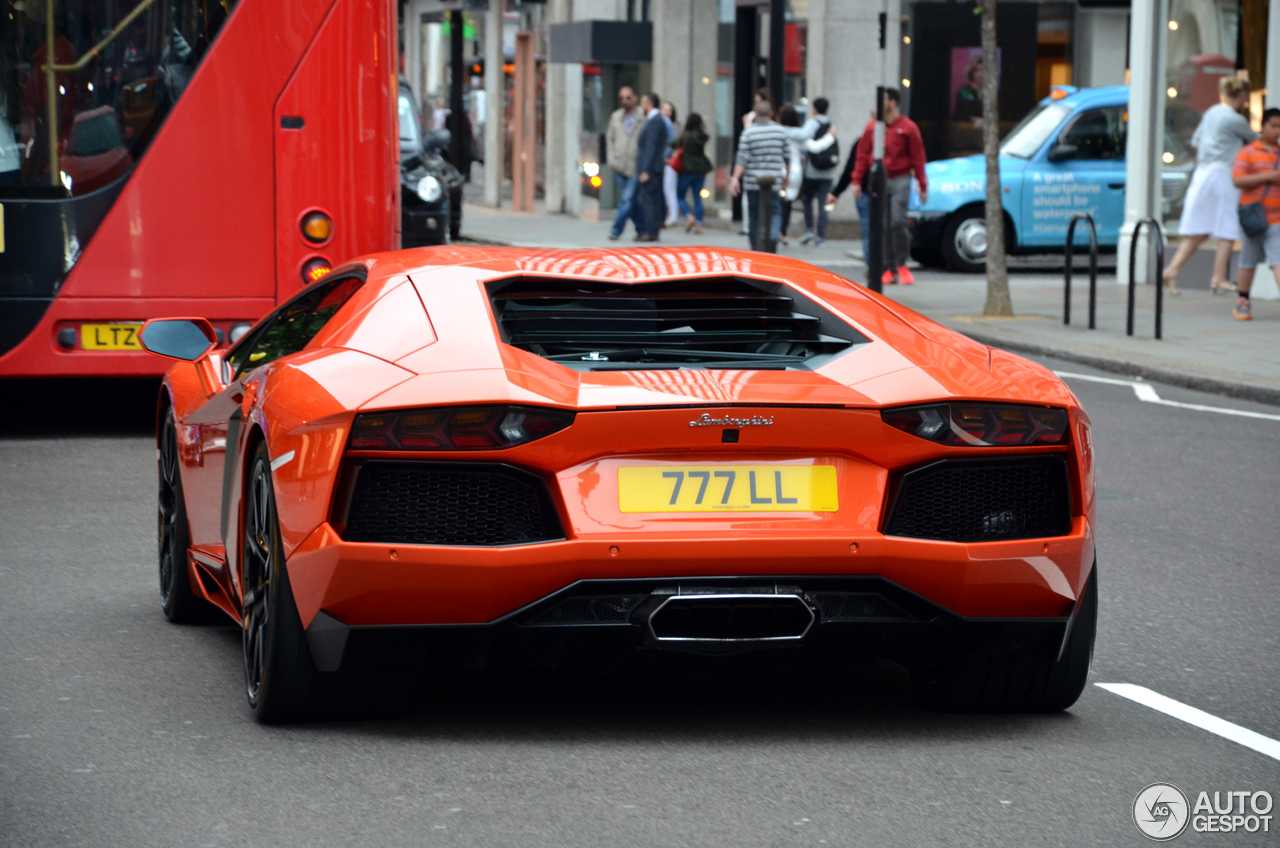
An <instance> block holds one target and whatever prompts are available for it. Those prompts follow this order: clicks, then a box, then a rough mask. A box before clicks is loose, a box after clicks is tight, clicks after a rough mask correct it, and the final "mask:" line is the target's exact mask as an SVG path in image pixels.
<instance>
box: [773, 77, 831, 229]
mask: <svg viewBox="0 0 1280 848" xmlns="http://www.w3.org/2000/svg"><path fill="white" fill-rule="evenodd" d="M824 102H825V101H824ZM778 123H780V124H781V125H782V126H783V128H784V129H785V130H786V132H787V140H788V141H790V142H791V156H790V158H789V160H788V162H789V165H788V168H787V190H786V194H785V196H784V197H783V198H782V203H783V206H782V243H783V244H786V243H787V241H786V239H787V235H788V230H789V229H790V224H791V208H792V203H793V202H794V201H795V200H796V199H798V198H799V197H800V192H801V190H802V189H803V187H804V169H805V165H806V163H807V162H808V161H809V159H810V158H812V157H815V156H816V157H822V156H826V155H827V154H828V152H829V151H830V150H831V149H832V148H833V147H835V144H836V136H835V132H834V131H833V130H831V128H830V126H828V127H827V128H826V131H824V132H823V133H822V134H821V135H817V130H816V129H815V126H816V123H817V122H810V121H806V122H805V123H804V124H803V125H802V124H801V123H800V113H799V112H797V111H796V109H795V107H794V106H792V105H791V104H790V103H788V104H786V105H784V106H783V107H782V111H781V112H780V113H779V115H778ZM824 162H825V160H824ZM836 164H839V162H838V160H833V161H832V163H831V167H832V168H834V167H835V165H836ZM830 187H831V183H830V181H828V182H827V189H828V190H829V189H830ZM826 196H827V194H826V191H824V192H823V193H822V197H823V198H824V199H825V198H826ZM822 214H823V217H824V222H823V227H822V229H823V233H824V234H825V233H826V222H825V217H826V211H825V210H823V213H822ZM810 241H813V235H812V233H811V230H810V221H809V218H808V214H807V213H806V217H805V237H803V238H802V239H801V242H802V243H806V244H807V243H808V242H810Z"/></svg>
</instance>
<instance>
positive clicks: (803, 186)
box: [800, 97, 840, 247]
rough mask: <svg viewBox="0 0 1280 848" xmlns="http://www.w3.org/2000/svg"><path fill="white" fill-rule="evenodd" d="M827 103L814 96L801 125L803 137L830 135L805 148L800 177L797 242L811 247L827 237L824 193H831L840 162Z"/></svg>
mask: <svg viewBox="0 0 1280 848" xmlns="http://www.w3.org/2000/svg"><path fill="white" fill-rule="evenodd" d="M829 107H830V104H829V103H828V102H827V98H825V97H818V98H815V99H814V101H813V115H812V116H811V117H810V118H809V120H807V121H805V122H804V127H803V129H804V136H805V138H806V139H809V140H812V141H815V142H821V141H822V140H823V138H825V137H826V136H830V137H831V143H830V144H829V145H827V146H826V147H825V148H822V149H818V150H813V149H811V150H810V151H809V155H808V156H806V157H805V160H804V174H803V176H802V179H801V181H800V211H801V212H803V213H804V235H803V236H801V237H800V243H801V244H810V243H812V244H813V245H814V246H815V247H816V246H817V245H820V244H822V243H823V242H824V241H826V238H827V195H828V194H830V193H831V186H832V185H833V184H834V183H835V179H836V169H837V168H838V167H839V166H840V145H839V143H838V142H837V141H836V133H835V128H834V127H832V126H831V119H830V118H828V117H827V110H828V108H829ZM815 206H816V207H817V211H816V222H815V210H814V207H815Z"/></svg>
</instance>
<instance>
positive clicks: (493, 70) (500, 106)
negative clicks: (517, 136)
mask: <svg viewBox="0 0 1280 848" xmlns="http://www.w3.org/2000/svg"><path fill="white" fill-rule="evenodd" d="M504 5H505V2H504V0H490V2H489V10H488V11H487V12H485V16H484V102H485V122H484V202H485V205H486V206H493V207H495V208H496V207H498V206H501V205H502V177H503V173H502V171H503V162H504V161H505V159H506V157H505V151H504V150H503V141H504V140H505V139H504V128H505V126H506V106H505V103H504V100H503V90H502V88H503V86H502V12H503V6H504Z"/></svg>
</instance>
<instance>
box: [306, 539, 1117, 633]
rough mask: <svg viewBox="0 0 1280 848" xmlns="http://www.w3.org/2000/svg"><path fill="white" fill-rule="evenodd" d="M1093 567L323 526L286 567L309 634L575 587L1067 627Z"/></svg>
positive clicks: (972, 552) (906, 549) (1062, 559)
mask: <svg viewBox="0 0 1280 848" xmlns="http://www.w3.org/2000/svg"><path fill="white" fill-rule="evenodd" d="M1093 559H1094V543H1093V535H1092V531H1091V528H1090V527H1089V525H1088V523H1087V521H1085V520H1084V519H1083V518H1080V517H1076V518H1075V519H1074V520H1073V523H1072V528H1071V532H1070V533H1069V534H1067V535H1065V536H1060V537H1055V538H1051V539H1031V540H1016V541H1004V542H983V543H972V544H970V543H956V542H935V541H927V540H919V539H905V538H895V537H887V536H883V535H879V534H875V535H868V536H865V537H863V538H851V537H850V536H848V535H841V536H837V535H834V534H831V535H805V536H783V535H781V534H778V533H773V534H768V533H753V532H751V531H750V530H743V531H742V532H740V533H737V534H732V535H726V536H719V537H710V536H708V537H703V538H693V539H691V538H689V537H678V538H677V537H673V536H667V537H664V536H661V535H655V536H654V537H652V538H643V539H638V538H635V537H634V536H620V537H619V538H618V539H616V540H612V541H611V540H609V539H601V538H599V537H593V538H591V539H589V540H584V539H569V540H564V541H554V542H545V543H538V544H529V545H518V546H510V547H497V548H471V547H446V546H425V545H422V546H419V545H389V544H379V543H353V542H345V541H343V540H342V539H341V538H340V537H339V536H338V534H337V533H336V532H335V531H334V529H333V528H332V527H331V526H330V525H328V524H323V525H321V526H320V527H319V528H317V529H316V531H315V532H313V533H312V534H310V535H309V536H308V537H307V539H306V540H305V541H304V542H303V543H302V544H301V545H300V546H299V547H298V548H297V549H296V550H294V552H293V553H292V555H291V556H290V557H289V560H288V567H289V579H290V582H291V584H292V586H293V589H294V595H295V599H296V601H297V605H298V611H299V613H300V616H301V618H302V622H303V624H304V626H310V625H311V624H312V622H313V621H314V620H315V619H316V618H317V617H318V616H320V614H321V613H322V612H323V613H324V615H325V617H326V618H328V619H332V620H334V621H336V622H339V623H341V624H342V625H344V626H369V627H388V626H440V625H448V626H471V625H494V624H498V623H501V622H504V621H507V620H509V619H511V618H512V617H513V616H518V615H519V614H521V612H522V611H526V610H529V609H532V608H533V607H534V606H536V605H537V604H539V603H542V602H545V601H546V599H548V598H550V597H552V596H554V595H555V594H556V593H557V592H561V591H563V590H565V589H566V587H569V586H572V585H574V584H577V583H580V582H581V581H600V580H606V581H608V580H614V581H618V580H622V581H651V582H654V581H656V582H657V583H661V584H663V585H678V584H689V583H699V582H702V581H706V580H719V579H731V580H741V581H745V582H747V583H752V584H758V583H760V581H761V580H762V579H763V580H764V582H765V583H766V584H772V583H774V582H788V581H792V582H793V581H795V580H798V579H800V578H812V579H814V580H827V579H832V578H841V579H848V578H857V579H875V580H881V581H886V582H887V583H888V584H891V585H893V586H895V587H897V588H898V589H900V590H902V591H904V592H906V593H909V594H910V595H912V596H915V597H918V598H919V599H920V600H921V601H922V602H923V603H925V604H928V605H929V606H930V607H932V608H936V609H937V610H938V611H939V614H941V615H946V616H950V617H953V618H956V619H1023V618H1034V619H1060V618H1061V617H1063V616H1066V615H1068V614H1069V612H1070V610H1071V609H1072V607H1073V605H1074V603H1075V601H1076V598H1077V597H1078V595H1079V593H1080V592H1081V591H1083V587H1084V585H1085V581H1086V580H1087V578H1088V576H1089V569H1090V567H1091V565H1092V563H1093Z"/></svg>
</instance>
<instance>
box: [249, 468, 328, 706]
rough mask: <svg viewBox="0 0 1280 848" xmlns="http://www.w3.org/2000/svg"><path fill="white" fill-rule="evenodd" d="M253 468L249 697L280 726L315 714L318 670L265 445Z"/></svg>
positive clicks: (250, 538) (250, 477)
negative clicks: (282, 534)
mask: <svg viewBox="0 0 1280 848" xmlns="http://www.w3.org/2000/svg"><path fill="white" fill-rule="evenodd" d="M250 469H251V470H250V473H249V485H248V490H247V492H246V494H245V499H244V504H245V507H244V530H243V532H242V541H241V552H242V559H241V562H242V563H243V569H244V570H243V583H242V585H243V586H244V605H243V609H244V614H243V621H242V638H241V647H242V655H243V658H244V675H245V695H246V696H247V697H248V700H249V709H251V710H252V711H253V715H254V718H256V719H257V720H258V721H259V722H262V723H263V724H274V723H277V722H284V721H290V720H295V719H299V718H303V717H305V716H306V715H307V714H308V713H309V712H310V709H311V706H312V704H311V696H312V692H313V689H314V688H315V684H316V670H315V664H314V663H313V661H312V659H311V651H310V649H309V648H308V647H307V637H306V632H305V631H304V630H303V628H302V620H301V618H300V617H299V615H298V607H297V604H296V603H294V600H293V588H292V587H291V586H290V585H289V569H288V568H287V567H286V565H285V561H284V549H283V546H282V545H281V542H280V523H279V520H278V518H277V514H276V498H275V488H274V486H273V485H272V481H271V460H270V458H269V457H268V455H267V446H266V444H265V443H260V444H259V445H258V450H257V452H256V453H255V455H254V458H253V463H252V465H251V466H250Z"/></svg>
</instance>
